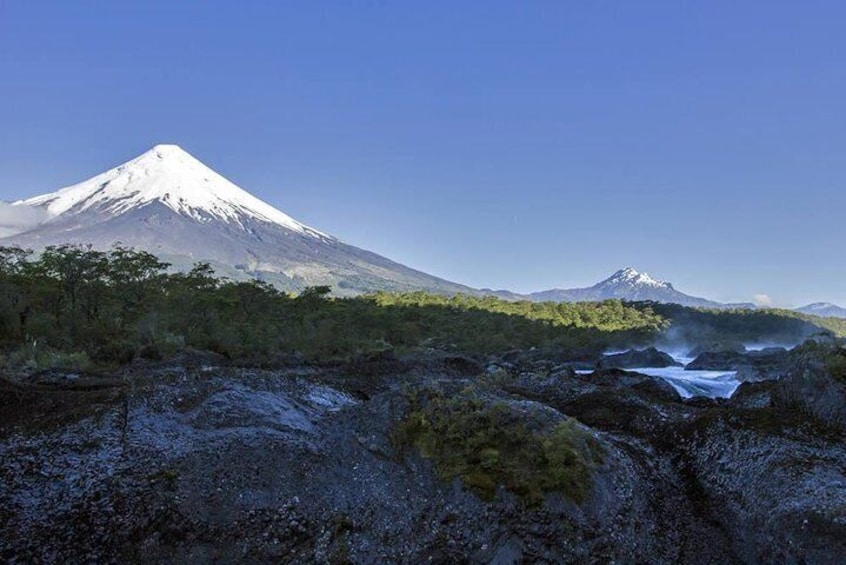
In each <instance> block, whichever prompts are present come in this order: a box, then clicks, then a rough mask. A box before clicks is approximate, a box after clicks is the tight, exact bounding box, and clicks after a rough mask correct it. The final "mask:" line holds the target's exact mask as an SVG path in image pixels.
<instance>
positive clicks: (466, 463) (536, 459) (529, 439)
mask: <svg viewBox="0 0 846 565" xmlns="http://www.w3.org/2000/svg"><path fill="white" fill-rule="evenodd" d="M524 419H525V414H523V413H519V412H517V411H516V410H515V409H513V408H511V407H509V405H507V404H503V403H487V402H485V401H482V400H479V399H477V398H472V397H471V398H467V397H464V398H451V399H446V398H444V397H443V396H440V395H437V396H435V397H433V398H429V399H427V400H425V401H424V402H415V406H414V407H413V409H412V410H411V411H410V412H409V414H408V416H407V417H406V419H405V420H404V421H403V422H402V423H401V424H400V425H399V426H398V427H397V428H396V430H395V434H394V441H395V445H396V446H397V447H404V446H414V447H416V448H417V449H418V450H419V452H420V454H421V455H422V456H423V457H425V458H429V459H432V460H433V462H434V464H435V470H436V472H437V474H438V477H439V478H440V479H442V480H447V481H448V480H452V479H454V478H456V477H459V478H460V479H461V480H462V482H463V483H464V485H465V486H466V487H467V488H468V489H470V490H472V491H473V492H475V493H476V494H478V495H479V496H480V497H481V498H483V499H485V500H491V499H492V498H493V496H494V493H495V492H496V488H497V486H498V485H503V486H505V488H506V489H508V490H509V491H511V492H513V493H515V494H517V495H519V496H521V497H523V498H524V500H526V501H527V502H528V503H529V504H530V505H537V504H539V503H540V502H542V500H543V496H544V494H545V493H548V492H560V493H561V494H563V495H564V496H565V497H567V498H568V499H570V500H572V501H574V502H576V503H581V502H582V501H584V499H585V497H586V496H587V494H588V492H589V490H590V487H591V484H592V477H593V473H592V469H593V468H594V467H595V465H596V464H597V463H600V462H601V460H602V457H603V454H602V449H601V447H600V446H599V444H598V443H597V441H596V440H595V439H594V438H593V437H592V436H591V435H590V434H589V433H588V432H587V431H585V430H583V429H582V428H581V427H579V425H578V424H577V423H576V422H575V421H573V420H570V419H567V420H564V421H562V422H560V423H558V424H556V425H554V426H552V427H551V429H549V428H547V429H546V430H543V431H532V430H529V429H528V428H527V427H526V425H525V424H524Z"/></svg>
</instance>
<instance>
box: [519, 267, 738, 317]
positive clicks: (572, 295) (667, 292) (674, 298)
mask: <svg viewBox="0 0 846 565" xmlns="http://www.w3.org/2000/svg"><path fill="white" fill-rule="evenodd" d="M530 298H531V299H532V300H538V301H553V302H590V301H596V300H608V299H611V298H616V299H619V300H627V301H632V302H634V301H641V300H652V301H655V302H665V303H673V304H682V305H684V306H699V307H709V308H722V307H725V306H728V305H724V304H720V303H718V302H714V301H712V300H707V299H705V298H699V297H696V296H690V295H688V294H685V293H683V292H679V291H678V290H676V289H675V288H674V287H673V285H672V284H671V283H668V282H664V281H661V280H658V279H656V278H653V277H651V276H650V275H648V274H647V273H641V272H639V271H637V270H635V269H634V268H632V267H626V268H625V269H620V270H619V271H617V272H615V273H614V274H613V275H611V276H610V277H608V278H607V279H605V280H603V281H600V282H598V283H597V284H595V285H593V286H591V287H588V288H572V289H552V290H545V291H542V292H534V293H532V294H531V295H530ZM737 306H744V307H745V306H748V305H737Z"/></svg>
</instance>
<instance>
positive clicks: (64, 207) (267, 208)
mask: <svg viewBox="0 0 846 565" xmlns="http://www.w3.org/2000/svg"><path fill="white" fill-rule="evenodd" d="M153 202H158V203H161V204H163V205H164V206H166V207H168V208H170V209H171V210H173V211H174V212H177V213H179V214H182V215H184V216H188V217H191V218H194V219H195V220H198V221H203V222H208V221H214V220H222V221H224V222H227V223H236V224H239V225H241V226H242V227H243V223H244V221H245V220H248V219H252V220H258V221H262V222H267V223H272V224H276V225H278V226H280V227H283V228H286V229H289V230H293V231H296V232H299V233H303V234H309V235H314V236H318V237H328V236H326V235H325V234H322V233H321V232H319V231H317V230H315V229H313V228H310V227H308V226H305V225H303V224H301V223H300V222H298V221H296V220H295V219H293V218H291V217H290V216H288V215H287V214H285V213H283V212H281V211H279V210H277V209H276V208H274V207H273V206H271V205H269V204H267V203H266V202H263V201H261V200H259V199H258V198H256V197H255V196H253V195H252V194H250V193H249V192H247V191H245V190H243V189H242V188H240V187H238V186H237V185H235V184H234V183H232V182H230V181H229V180H227V179H226V178H224V177H222V176H221V175H219V174H218V173H216V172H215V171H213V170H212V169H210V168H209V167H207V166H205V165H204V164H203V163H201V162H200V161H198V160H197V159H195V158H194V157H193V156H191V155H190V154H189V153H187V152H186V151H184V150H183V149H182V148H181V147H179V146H178V145H156V146H155V147H153V148H152V149H150V150H149V151H147V152H146V153H143V154H142V155H140V156H138V157H136V158H135V159H132V160H131V161H128V162H126V163H124V164H123V165H120V166H117V167H115V168H114V169H111V170H109V171H106V172H105V173H102V174H99V175H97V176H95V177H93V178H91V179H88V180H86V181H83V182H81V183H79V184H75V185H73V186H69V187H66V188H62V189H60V190H58V191H56V192H51V193H50V194H44V195H42V196H36V197H34V198H29V199H27V200H23V201H20V202H16V203H15V205H27V206H35V207H40V208H42V209H44V210H45V211H46V212H47V213H48V215H49V217H50V218H51V219H53V218H57V217H60V216H63V215H65V214H81V213H84V212H96V213H97V214H99V215H110V216H119V215H121V214H124V213H127V212H130V211H132V210H134V209H138V208H142V207H144V206H146V205H148V204H151V203H153Z"/></svg>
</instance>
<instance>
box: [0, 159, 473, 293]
mask: <svg viewBox="0 0 846 565" xmlns="http://www.w3.org/2000/svg"><path fill="white" fill-rule="evenodd" d="M11 206H12V207H20V209H21V211H22V212H23V211H25V210H26V211H35V212H37V214H34V215H33V217H36V218H38V223H37V225H34V226H29V227H28V229H26V230H25V231H21V228H20V226H0V233H9V232H10V231H11V229H12V228H17V229H15V230H14V231H17V232H20V233H15V234H14V235H10V236H8V237H5V238H2V239H0V245H21V246H25V247H29V248H32V249H41V248H44V247H46V246H48V245H59V244H63V243H78V244H90V245H92V246H93V247H94V248H97V249H108V248H110V247H112V246H113V245H114V244H115V243H117V242H120V243H122V244H123V245H128V246H132V247H137V248H140V249H144V250H147V251H149V252H151V253H155V254H156V255H159V256H160V257H163V258H164V259H165V260H167V261H169V262H172V263H173V264H174V265H175V266H176V267H178V268H184V267H188V266H190V265H191V264H192V263H194V262H196V261H208V262H210V263H211V264H212V265H213V266H214V267H215V268H216V269H217V270H218V271H219V272H221V273H222V274H225V275H227V276H230V277H233V278H248V277H256V278H260V279H264V280H268V281H271V282H274V283H276V284H277V285H278V286H280V287H282V288H288V289H298V288H303V287H304V286H308V285H316V284H326V285H330V286H333V287H334V289H335V291H336V292H338V293H340V294H355V293H360V292H367V291H373V290H399V291H406V290H419V289H425V290H432V291H440V292H449V293H455V292H474V291H473V289H470V288H468V287H465V286H463V285H459V284H456V283H451V282H449V281H446V280H443V279H439V278H437V277H433V276H431V275H428V274H426V273H422V272H420V271H416V270H414V269H411V268H409V267H406V266H404V265H400V264H399V263H395V262H393V261H391V260H389V259H386V258H384V257H381V256H379V255H376V254H375V253H371V252H369V251H365V250H363V249H359V248H357V247H353V246H351V245H347V244H345V243H343V242H341V241H340V240H338V239H337V238H335V237H332V236H330V235H327V234H325V233H323V232H321V231H319V230H316V229H314V228H311V227H308V226H306V225H304V224H302V223H301V222H298V221H297V220H295V219H293V218H291V217H290V216H288V215H287V214H285V213H284V212H282V211H280V210H277V209H276V208H274V207H273V206H271V205H270V204H267V203H266V202H263V201H261V200H259V199H258V198H256V197H255V196H253V195H251V194H250V193H248V192H247V191H245V190H243V189H241V188H240V187H238V186H236V185H235V184H233V183H232V182H230V181H229V180H227V179H226V178H224V177H223V176H221V175H219V174H218V173H216V172H214V171H213V170H212V169H210V168H209V167H207V166H206V165H204V164H203V163H201V162H200V161H198V160H197V159H195V158H194V157H193V156H191V155H190V154H188V153H187V152H186V151H184V150H183V149H181V148H180V147H178V146H176V145H156V146H155V147H153V148H152V149H150V150H149V151H147V152H146V153H143V154H142V155H140V156H138V157H136V158H134V159H132V160H131V161H127V162H126V163H124V164H122V165H119V166H117V167H115V168H113V169H111V170H109V171H106V172H105V173H101V174H98V175H96V176H94V177H92V178H90V179H89V180H86V181H83V182H81V183H79V184H75V185H72V186H68V187H67V188H62V189H60V190H58V191H56V192H51V193H49V194H44V195H42V196H36V197H34V198H28V199H25V200H20V201H18V202H15V203H14V204H12V205H11ZM4 227H6V228H9V229H8V230H7V231H6V232H4V231H3V228H4Z"/></svg>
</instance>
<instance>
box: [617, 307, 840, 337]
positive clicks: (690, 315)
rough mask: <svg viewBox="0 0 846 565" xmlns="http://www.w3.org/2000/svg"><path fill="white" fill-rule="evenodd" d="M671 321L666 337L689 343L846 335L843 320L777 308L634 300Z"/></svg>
mask: <svg viewBox="0 0 846 565" xmlns="http://www.w3.org/2000/svg"><path fill="white" fill-rule="evenodd" d="M632 306H633V307H635V308H648V309H649V311H650V312H654V313H657V314H658V315H660V316H661V317H662V318H664V319H666V320H670V321H671V322H672V323H671V325H670V327H669V328H668V330H667V337H668V338H669V340H671V341H672V340H675V341H680V342H683V343H688V344H708V343H723V344H732V343H733V344H738V345H742V344H746V345H748V344H752V343H762V342H763V343H779V344H785V345H791V344H794V343H798V342H800V341H803V340H804V339H806V338H808V337H810V336H812V335H814V334H816V333H819V332H821V331H830V332H832V333H834V334H835V335H838V336H846V320H843V319H840V318H818V317H815V316H808V315H807V314H801V313H799V312H794V311H792V310H783V309H776V308H759V309H749V308H736V309H721V310H718V309H712V308H688V307H685V306H680V305H678V304H658V303H654V302H649V303H635V304H632Z"/></svg>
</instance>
